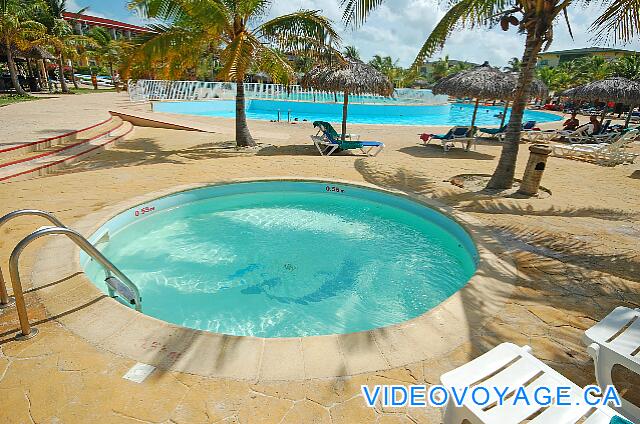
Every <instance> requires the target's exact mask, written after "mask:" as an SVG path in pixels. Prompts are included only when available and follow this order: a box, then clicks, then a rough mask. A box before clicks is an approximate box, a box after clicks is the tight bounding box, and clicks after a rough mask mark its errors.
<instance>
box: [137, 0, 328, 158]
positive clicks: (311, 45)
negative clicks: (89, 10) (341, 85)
mask: <svg viewBox="0 0 640 424" xmlns="http://www.w3.org/2000/svg"><path fill="white" fill-rule="evenodd" d="M272 2H273V1H272V0H195V1H193V0H133V1H131V2H130V7H131V8H137V9H138V10H139V11H140V12H141V13H142V14H143V15H144V16H147V17H151V18H156V19H160V20H162V21H165V22H168V26H167V27H166V28H165V31H162V32H160V33H159V34H158V35H157V36H156V37H153V38H151V39H150V40H148V41H147V42H145V43H144V44H143V45H142V47H141V50H142V51H144V52H145V55H146V56H149V57H158V56H162V55H166V54H168V53H170V52H171V51H172V50H178V51H180V50H181V49H182V50H187V49H189V50H192V51H194V52H196V54H197V53H198V52H200V51H201V50H202V49H201V48H199V47H198V46H207V47H209V46H211V45H212V44H213V45H215V47H216V48H219V51H220V63H221V65H222V69H221V70H220V72H219V73H218V77H219V78H221V79H224V80H227V81H233V82H235V83H236V143H237V145H238V146H254V145H255V141H254V140H253V138H252V137H251V133H250V132H249V128H248V126H247V119H246V113H245V94H244V80H245V76H246V74H247V72H248V71H249V70H250V69H252V68H254V69H259V70H260V71H262V72H266V73H267V74H269V75H270V76H271V78H272V79H273V81H274V82H279V83H285V84H288V83H290V82H291V81H293V80H294V78H295V74H294V70H293V68H292V66H291V64H290V63H289V61H288V59H287V57H286V56H285V55H284V54H282V53H281V51H285V52H287V53H288V54H292V55H301V56H312V57H315V56H320V55H321V54H324V53H326V51H327V48H328V46H330V45H332V44H333V43H336V42H337V41H338V40H339V37H338V34H337V33H336V32H335V30H334V29H333V28H332V27H331V23H330V21H329V20H328V19H326V18H325V17H323V16H321V15H320V14H319V13H318V12H317V11H309V10H301V11H298V12H294V13H291V14H288V15H284V16H279V17H276V18H274V19H271V20H269V21H267V22H263V23H261V24H259V19H260V18H261V17H262V16H264V12H265V11H266V10H267V9H268V7H269V6H270V5H271V3H272ZM187 40H188V43H190V44H184V42H186V41H187ZM278 49H280V50H278ZM183 53H184V55H183V57H181V58H173V60H174V61H178V60H184V58H185V57H186V56H185V55H189V52H188V51H184V52H183ZM191 55H193V53H191ZM169 59H170V60H172V58H169ZM196 60H197V59H196Z"/></svg>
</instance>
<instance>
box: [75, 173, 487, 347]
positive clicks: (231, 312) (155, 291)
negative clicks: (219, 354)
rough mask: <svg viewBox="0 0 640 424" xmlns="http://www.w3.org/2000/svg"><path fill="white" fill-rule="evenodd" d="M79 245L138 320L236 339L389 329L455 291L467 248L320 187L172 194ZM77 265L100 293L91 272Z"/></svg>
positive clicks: (393, 198)
mask: <svg viewBox="0 0 640 424" xmlns="http://www.w3.org/2000/svg"><path fill="white" fill-rule="evenodd" d="M90 241H92V242H94V243H96V245H97V247H98V248H99V249H100V250H101V251H102V252H103V253H104V254H105V256H106V257H107V258H109V259H110V260H111V261H112V262H113V263H114V264H115V265H116V266H117V267H118V268H120V270H122V271H123V272H124V273H125V274H126V275H127V276H128V277H129V278H130V279H131V280H132V281H133V282H134V283H135V284H136V285H137V286H138V287H139V289H140V291H141V294H142V310H143V313H145V314H148V315H151V316H153V317H156V318H159V319H161V320H165V321H169V322H172V323H175V324H179V325H182V326H185V327H191V328H194V329H201V330H209V331H213V332H218V333H224V334H232V335H239V336H245V335H246V336H258V337H300V336H312V335H324V334H338V333H351V332H356V331H363V330H370V329H374V328H377V327H383V326H388V325H391V324H397V323H400V322H403V321H406V320H409V319H411V318H414V317H417V316H419V315H421V314H423V313H425V312H426V311H428V310H430V309H431V308H433V307H435V306H437V305H438V304H439V303H441V302H442V301H444V300H445V299H447V298H448V297H449V296H451V295H452V294H454V293H455V292H456V291H457V290H459V289H460V288H462V287H463V286H464V285H465V284H466V283H467V281H468V280H469V279H470V278H471V276H472V275H473V274H474V273H475V270H476V263H477V251H476V249H475V247H474V244H473V242H472V240H471V238H470V237H469V235H468V234H467V233H466V232H465V231H464V230H463V229H462V227H461V226H459V225H458V224H457V223H456V222H454V221H453V220H452V219H450V218H447V217H446V216H445V215H443V214H441V213H439V212H437V211H435V210H433V209H431V208H428V207H426V206H424V205H422V204H419V203H416V202H414V201H412V200H409V199H408V198H406V197H404V196H397V195H393V194H389V193H386V192H382V191H378V190H372V189H366V188H362V187H358V186H352V185H346V184H333V183H321V182H299V181H269V182H250V183H236V184H226V185H217V186H209V187H205V188H199V189H195V190H190V191H185V192H179V193H176V194H172V195H170V196H166V197H163V198H160V199H157V200H155V201H152V202H149V203H146V204H143V205H140V206H137V207H135V208H132V209H130V210H127V211H125V212H123V213H121V214H120V215H118V216H116V217H114V218H113V219H111V220H110V221H109V222H107V223H106V224H105V225H103V226H102V227H101V228H100V229H99V230H98V231H96V232H95V233H94V235H93V236H92V237H91V238H90ZM81 262H82V265H83V268H84V269H85V271H86V272H87V274H88V275H89V277H90V279H91V280H92V281H93V282H95V284H96V285H97V286H98V287H100V288H101V289H102V290H103V291H105V292H106V290H107V289H106V285H105V283H104V282H103V280H104V278H105V275H104V272H103V271H102V269H101V268H99V267H98V266H97V264H96V263H95V262H93V261H91V260H89V259H88V258H87V257H86V256H81Z"/></svg>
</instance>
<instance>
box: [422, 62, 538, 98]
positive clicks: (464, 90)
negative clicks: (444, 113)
mask: <svg viewBox="0 0 640 424" xmlns="http://www.w3.org/2000/svg"><path fill="white" fill-rule="evenodd" d="M517 83H518V75H517V74H510V73H506V72H502V71H501V70H500V69H498V68H494V67H492V66H490V65H489V63H488V62H485V63H484V64H482V65H480V66H476V67H475V68H472V69H467V70H464V71H460V72H457V73H455V74H453V75H450V76H448V77H445V78H443V79H441V80H440V81H438V82H437V83H436V84H435V85H434V86H433V94H446V95H449V96H455V97H472V98H476V99H494V100H507V99H511V98H512V97H513V93H514V90H515V88H516V85H517ZM547 93H548V89H547V86H546V85H545V84H544V83H543V82H542V81H540V80H538V79H534V80H533V81H532V83H531V95H532V96H535V97H545V96H546V95H547Z"/></svg>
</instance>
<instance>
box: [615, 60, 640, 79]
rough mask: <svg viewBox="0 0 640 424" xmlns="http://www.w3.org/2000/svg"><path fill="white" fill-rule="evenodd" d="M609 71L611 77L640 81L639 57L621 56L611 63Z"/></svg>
mask: <svg viewBox="0 0 640 424" xmlns="http://www.w3.org/2000/svg"><path fill="white" fill-rule="evenodd" d="M609 69H610V72H611V76H614V77H623V78H628V79H630V80H634V81H640V55H637V54H634V55H632V56H623V57H621V58H620V59H618V60H615V61H613V62H611V64H610V66H609Z"/></svg>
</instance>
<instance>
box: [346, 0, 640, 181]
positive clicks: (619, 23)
mask: <svg viewBox="0 0 640 424" xmlns="http://www.w3.org/2000/svg"><path fill="white" fill-rule="evenodd" d="M574 1H576V0H450V1H448V2H447V3H448V4H450V5H451V8H450V9H449V11H448V12H447V13H446V14H445V15H444V17H443V18H442V19H441V20H440V22H439V23H438V24H437V25H436V27H435V28H434V30H433V31H432V33H431V35H430V36H429V38H428V39H427V41H426V42H425V43H424V45H423V46H422V48H421V49H420V52H419V53H418V56H417V58H416V63H417V64H419V63H422V62H423V61H424V59H425V58H427V57H429V56H431V55H432V54H433V53H434V52H435V51H436V50H438V49H440V48H442V46H443V45H444V43H445V41H446V40H447V38H448V37H449V35H451V33H452V32H453V31H454V30H455V29H456V28H458V27H459V26H467V27H471V28H474V27H477V26H491V25H493V24H495V23H498V22H499V23H500V25H501V26H502V28H503V29H504V30H505V31H507V30H509V27H510V25H513V26H516V27H517V28H518V30H519V32H521V33H524V34H525V37H526V39H525V46H524V53H523V56H522V60H521V69H520V72H519V77H518V84H517V87H516V90H515V92H514V101H513V106H512V111H511V116H510V120H509V125H508V129H507V136H506V140H505V144H504V147H503V149H502V154H501V155H500V160H499V162H498V166H497V168H496V170H495V172H494V174H493V176H492V177H491V180H490V181H489V184H488V188H495V189H506V188H510V187H511V186H512V184H513V177H514V174H515V165H516V161H517V158H518V147H519V145H520V132H521V126H522V117H523V113H524V108H525V104H526V101H527V98H528V95H529V90H530V85H531V80H532V78H533V73H534V67H535V63H536V58H537V56H538V53H540V51H541V50H542V48H543V46H549V45H550V44H551V42H552V41H553V25H554V22H555V21H556V18H557V17H559V15H560V14H563V15H564V16H565V20H566V22H568V18H567V9H568V8H569V6H571V4H572V3H574ZM590 1H591V0H583V1H582V3H583V4H587V3H590ZM383 3H385V0H342V5H343V7H344V18H345V22H346V23H353V24H354V25H358V24H360V23H362V22H364V21H365V20H366V18H367V16H368V15H369V13H370V12H371V11H373V10H374V9H375V8H377V7H378V6H380V5H381V4H383ZM608 3H609V5H610V6H609V8H608V9H607V10H606V11H605V13H604V14H603V15H602V16H601V17H600V18H598V19H597V20H596V21H595V22H594V26H595V27H597V28H601V29H602V31H603V33H605V34H611V33H613V34H614V35H615V37H617V38H619V39H622V40H624V41H627V40H629V39H630V38H632V37H633V36H634V35H635V34H636V32H637V31H639V30H640V18H639V16H638V15H639V12H638V2H637V0H609V1H608ZM517 16H520V18H518V17H517Z"/></svg>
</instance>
